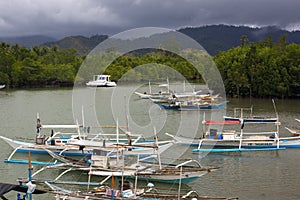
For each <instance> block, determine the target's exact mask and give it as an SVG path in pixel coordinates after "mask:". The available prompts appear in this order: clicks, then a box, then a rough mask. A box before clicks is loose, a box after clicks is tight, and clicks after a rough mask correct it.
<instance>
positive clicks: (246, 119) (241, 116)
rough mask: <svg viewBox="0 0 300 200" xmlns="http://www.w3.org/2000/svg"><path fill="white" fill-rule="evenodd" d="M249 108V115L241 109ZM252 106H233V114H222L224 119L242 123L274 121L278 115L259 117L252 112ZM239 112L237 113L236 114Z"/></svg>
mask: <svg viewBox="0 0 300 200" xmlns="http://www.w3.org/2000/svg"><path fill="white" fill-rule="evenodd" d="M245 110H250V115H249V116H244V114H243V111H245ZM252 110H253V108H252V107H251V108H234V116H233V117H232V116H224V120H226V121H243V123H275V122H277V121H278V117H261V116H254V115H253V114H252ZM238 114H239V115H238Z"/></svg>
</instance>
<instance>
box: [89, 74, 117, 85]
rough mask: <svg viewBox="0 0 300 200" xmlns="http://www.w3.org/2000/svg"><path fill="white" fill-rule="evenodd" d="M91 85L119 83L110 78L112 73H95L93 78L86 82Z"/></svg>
mask: <svg viewBox="0 0 300 200" xmlns="http://www.w3.org/2000/svg"><path fill="white" fill-rule="evenodd" d="M86 85H87V86H89V87H116V86H117V84H116V82H114V81H111V80H110V75H94V77H93V80H92V81H89V82H87V83H86Z"/></svg>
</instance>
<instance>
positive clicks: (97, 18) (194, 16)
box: [0, 0, 300, 37]
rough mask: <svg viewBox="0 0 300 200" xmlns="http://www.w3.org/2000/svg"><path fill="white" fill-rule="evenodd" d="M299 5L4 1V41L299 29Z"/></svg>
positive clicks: (245, 0) (293, 0)
mask: <svg viewBox="0 0 300 200" xmlns="http://www.w3.org/2000/svg"><path fill="white" fill-rule="evenodd" d="M299 7H300V1H298V0H285V1H282V0H251V1H249V0H163V1H161V0H82V1H79V0H64V1H62V0H52V1H40V0H23V1H18V0H11V1H4V0H2V1H0V36H18V35H33V34H42V35H48V36H55V37H63V36H66V35H76V34H84V35H93V34H97V33H99V34H110V35H111V34H116V33H118V32H120V31H124V30H127V29H130V28H136V27H145V26H157V27H165V28H174V29H178V28H179V27H186V26H203V25H207V24H233V25H249V26H266V25H276V26H279V27H281V28H284V29H297V30H299V29H300V12H299V11H298V8H299Z"/></svg>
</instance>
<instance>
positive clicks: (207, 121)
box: [205, 120, 241, 125]
mask: <svg viewBox="0 0 300 200" xmlns="http://www.w3.org/2000/svg"><path fill="white" fill-rule="evenodd" d="M240 123H241V122H240V121H234V120H225V121H222V120H205V124H207V125H221V124H224V125H234V124H240Z"/></svg>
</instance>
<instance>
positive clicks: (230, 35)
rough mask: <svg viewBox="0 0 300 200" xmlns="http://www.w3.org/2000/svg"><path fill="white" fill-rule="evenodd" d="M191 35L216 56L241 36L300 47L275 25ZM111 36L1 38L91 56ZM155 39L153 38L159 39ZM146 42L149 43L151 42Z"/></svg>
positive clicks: (208, 29) (296, 36)
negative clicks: (71, 49) (56, 47)
mask: <svg viewBox="0 0 300 200" xmlns="http://www.w3.org/2000/svg"><path fill="white" fill-rule="evenodd" d="M178 31H179V32H181V33H183V34H186V35H187V36H189V37H191V38H193V39H194V40H196V41H197V42H198V43H199V44H200V45H202V46H203V47H204V49H205V50H206V51H207V52H208V53H209V54H211V55H216V54H217V53H218V52H220V51H226V50H228V49H230V48H232V47H235V46H238V45H239V44H240V43H241V37H242V36H247V38H248V42H257V41H259V40H264V39H265V38H266V37H268V36H269V35H271V36H272V38H273V41H277V40H278V38H279V37H280V36H282V35H284V34H285V35H286V39H287V43H297V44H300V31H292V32H290V31H286V30H282V29H280V28H278V27H275V26H267V27H262V28H251V27H247V26H231V25H208V26H202V27H186V28H182V29H179V30H178ZM108 37H109V36H108V35H94V36H91V37H86V36H68V37H65V38H63V39H60V40H56V39H54V38H51V37H47V36H41V35H36V36H24V37H9V38H7V37H6V38H1V37H0V41H1V42H7V43H9V44H19V45H22V46H25V47H28V48H30V47H32V46H41V45H46V46H50V47H51V46H54V45H57V46H58V47H59V48H61V49H67V48H74V49H76V51H77V53H78V55H87V54H88V53H89V52H90V51H91V50H92V49H93V48H95V47H96V46H97V45H98V44H99V43H101V42H102V41H104V40H106V39H107V38H108ZM155 38H157V36H152V38H150V39H149V41H150V42H151V39H155ZM149 41H145V42H149Z"/></svg>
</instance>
